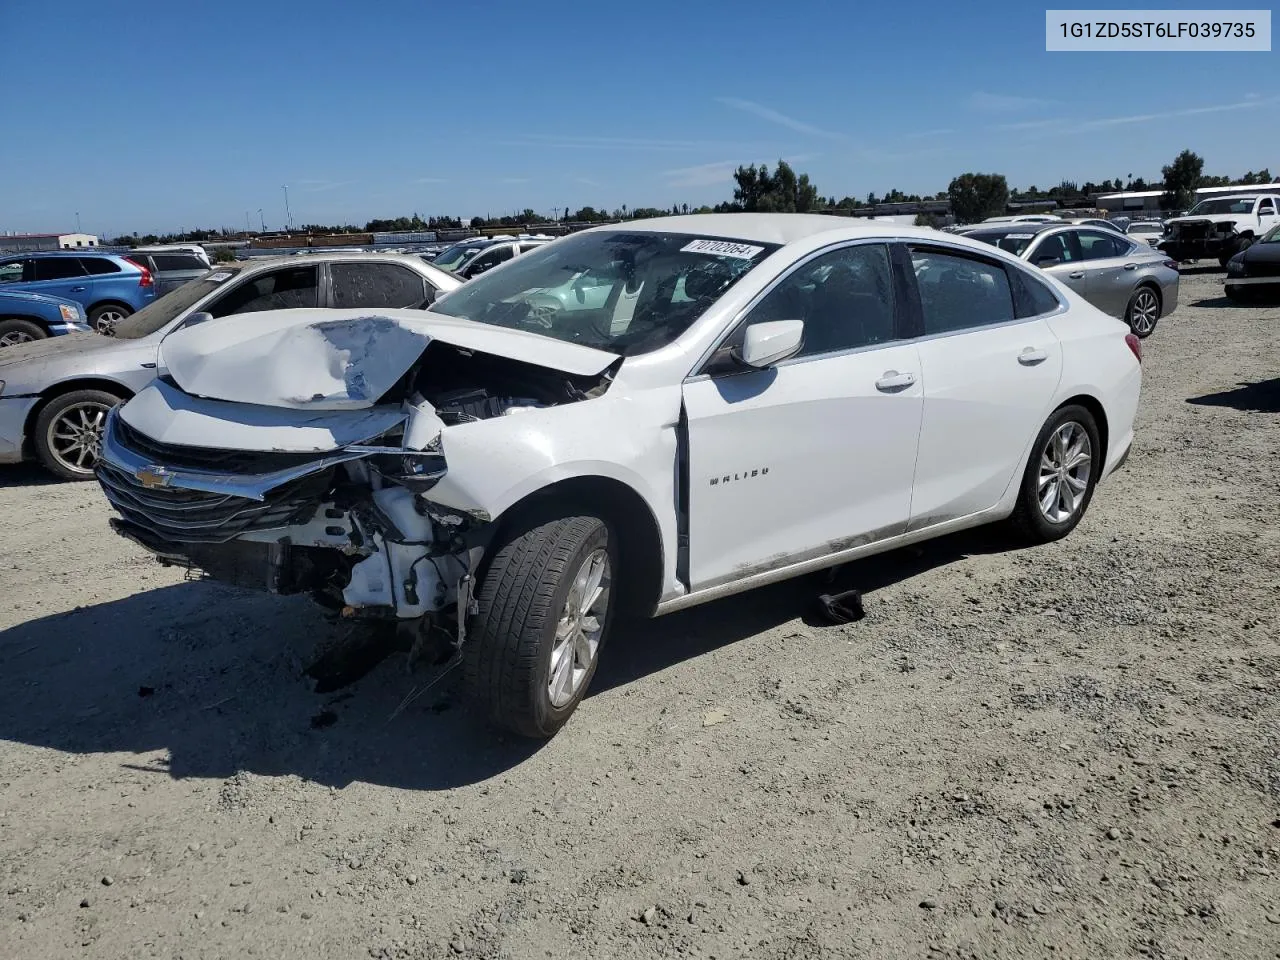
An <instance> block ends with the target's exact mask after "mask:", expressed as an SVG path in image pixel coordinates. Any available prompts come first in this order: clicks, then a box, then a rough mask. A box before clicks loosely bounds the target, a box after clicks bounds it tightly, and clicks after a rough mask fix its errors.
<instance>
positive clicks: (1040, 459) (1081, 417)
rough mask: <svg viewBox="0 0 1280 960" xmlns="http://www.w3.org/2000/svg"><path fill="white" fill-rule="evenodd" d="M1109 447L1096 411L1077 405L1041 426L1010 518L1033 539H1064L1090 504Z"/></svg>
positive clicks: (1023, 535) (1020, 532)
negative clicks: (1104, 440)
mask: <svg viewBox="0 0 1280 960" xmlns="http://www.w3.org/2000/svg"><path fill="white" fill-rule="evenodd" d="M1105 461H1106V451H1105V450H1103V449H1102V442H1101V440H1100V438H1099V435H1098V424H1097V422H1096V421H1095V420H1094V418H1093V414H1092V413H1090V412H1089V411H1088V410H1086V409H1085V408H1084V407H1081V406H1078V405H1076V404H1071V405H1070V406H1066V407H1063V408H1061V409H1060V410H1057V411H1056V412H1055V413H1054V414H1053V416H1051V417H1050V418H1049V420H1048V422H1046V423H1045V425H1044V426H1043V427H1042V428H1041V430H1040V435H1039V436H1037V437H1036V442H1035V445H1034V446H1033V447H1032V448H1031V459H1030V460H1028V462H1027V468H1026V470H1025V471H1024V473H1023V475H1022V487H1021V489H1020V490H1019V491H1018V502H1017V505H1016V506H1015V507H1014V510H1013V516H1012V517H1010V518H1009V522H1010V524H1011V526H1012V527H1013V529H1014V532H1015V533H1016V534H1017V535H1018V536H1019V537H1020V538H1021V539H1022V540H1025V541H1026V542H1028V543H1050V542H1052V541H1054V540H1061V539H1062V538H1063V537H1065V536H1066V535H1067V534H1069V533H1070V532H1071V531H1072V530H1074V529H1075V527H1076V524H1078V523H1079V522H1080V518H1081V517H1083V516H1084V512H1085V511H1086V510H1087V509H1089V502H1090V501H1091V500H1092V499H1093V490H1094V487H1095V486H1097V483H1098V474H1099V473H1100V472H1101V470H1102V467H1103V464H1104V463H1105Z"/></svg>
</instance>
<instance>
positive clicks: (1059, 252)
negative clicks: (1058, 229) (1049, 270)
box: [1030, 233, 1083, 266]
mask: <svg viewBox="0 0 1280 960" xmlns="http://www.w3.org/2000/svg"><path fill="white" fill-rule="evenodd" d="M1082 258H1083V255H1082V254H1081V252H1080V241H1079V240H1078V239H1077V237H1076V235H1075V234H1074V233H1052V234H1050V235H1049V236H1047V237H1045V238H1044V239H1043V240H1041V241H1040V243H1039V245H1037V246H1036V248H1035V249H1034V250H1033V251H1031V257H1030V259H1031V262H1032V263H1034V264H1035V265H1036V266H1042V265H1044V264H1046V263H1048V262H1050V261H1056V262H1058V263H1075V262H1076V261H1078V260H1080V259H1082Z"/></svg>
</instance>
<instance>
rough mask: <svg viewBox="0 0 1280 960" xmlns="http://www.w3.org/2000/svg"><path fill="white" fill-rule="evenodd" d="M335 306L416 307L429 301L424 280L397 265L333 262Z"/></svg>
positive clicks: (331, 272) (331, 270)
mask: <svg viewBox="0 0 1280 960" xmlns="http://www.w3.org/2000/svg"><path fill="white" fill-rule="evenodd" d="M329 274H330V275H331V276H332V277H333V305H334V306H335V307H416V306H418V305H419V304H420V303H422V301H423V300H425V299H426V298H427V294H426V288H425V287H424V286H423V282H422V277H421V276H419V275H418V274H416V273H414V272H413V271H412V270H410V269H408V268H407V267H402V266H399V265H398V264H394V263H331V264H330V265H329Z"/></svg>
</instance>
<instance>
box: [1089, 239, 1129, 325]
mask: <svg viewBox="0 0 1280 960" xmlns="http://www.w3.org/2000/svg"><path fill="white" fill-rule="evenodd" d="M1077 237H1078V239H1079V242H1080V254H1081V256H1082V257H1083V258H1084V261H1083V263H1084V270H1085V275H1086V277H1087V282H1088V291H1089V292H1088V294H1087V295H1086V296H1087V299H1088V301H1089V302H1090V303H1092V304H1093V305H1094V306H1095V307H1097V308H1098V309H1099V310H1101V311H1102V312H1103V313H1109V314H1111V315H1112V316H1113V317H1123V316H1124V312H1125V309H1126V308H1127V307H1128V306H1129V298H1130V297H1131V296H1133V290H1134V287H1135V286H1136V285H1137V269H1138V261H1137V260H1136V259H1135V258H1134V257H1133V256H1132V251H1133V250H1134V245H1133V244H1132V243H1131V242H1130V241H1128V240H1126V239H1125V238H1124V237H1122V236H1120V235H1119V234H1112V233H1110V232H1109V231H1106V230H1081V231H1079V232H1078V234H1077Z"/></svg>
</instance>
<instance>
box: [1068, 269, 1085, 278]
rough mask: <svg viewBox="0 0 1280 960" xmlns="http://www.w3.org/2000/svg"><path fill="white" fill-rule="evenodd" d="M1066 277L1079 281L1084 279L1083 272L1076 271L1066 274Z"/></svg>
mask: <svg viewBox="0 0 1280 960" xmlns="http://www.w3.org/2000/svg"><path fill="white" fill-rule="evenodd" d="M1067 276H1068V277H1070V278H1071V279H1072V280H1081V279H1083V278H1084V271H1083V270H1077V271H1076V272H1075V273H1068V274H1067Z"/></svg>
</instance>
